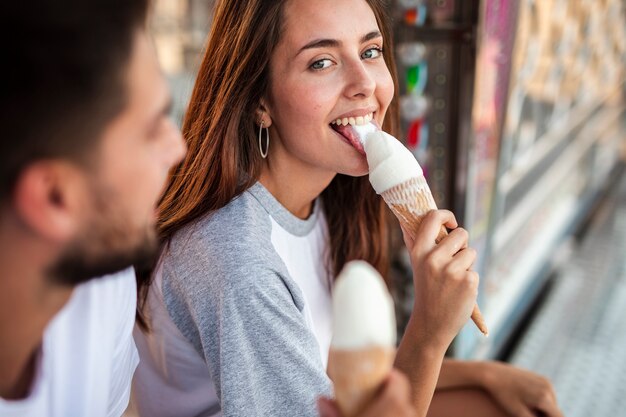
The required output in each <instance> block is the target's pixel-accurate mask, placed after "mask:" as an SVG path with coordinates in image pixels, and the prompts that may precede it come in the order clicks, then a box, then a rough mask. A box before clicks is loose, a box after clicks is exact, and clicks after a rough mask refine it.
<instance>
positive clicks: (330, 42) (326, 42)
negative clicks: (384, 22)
mask: <svg viewBox="0 0 626 417" xmlns="http://www.w3.org/2000/svg"><path fill="white" fill-rule="evenodd" d="M381 36H382V35H381V33H380V32H379V31H377V30H375V31H372V32H370V33H368V34H367V35H365V36H363V37H362V38H361V43H365V42H367V41H371V40H372V39H376V38H379V37H381ZM340 45H341V42H340V41H338V40H336V39H315V40H313V41H311V42H309V43H307V44H306V45H304V46H303V47H302V48H300V50H299V51H298V53H297V54H296V56H298V55H299V54H300V53H301V52H302V51H305V50H307V49H315V48H336V47H338V46H340Z"/></svg>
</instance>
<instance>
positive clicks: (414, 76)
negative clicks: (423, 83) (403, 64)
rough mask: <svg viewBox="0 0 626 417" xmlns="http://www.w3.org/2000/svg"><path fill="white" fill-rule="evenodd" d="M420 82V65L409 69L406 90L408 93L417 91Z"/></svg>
mask: <svg viewBox="0 0 626 417" xmlns="http://www.w3.org/2000/svg"><path fill="white" fill-rule="evenodd" d="M419 81H420V67H419V65H417V66H414V67H409V68H407V70H406V89H407V92H408V93H411V92H413V91H415V87H417V85H418V84H419Z"/></svg>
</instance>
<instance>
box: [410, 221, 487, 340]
mask: <svg viewBox="0 0 626 417" xmlns="http://www.w3.org/2000/svg"><path fill="white" fill-rule="evenodd" d="M443 226H445V227H448V228H449V229H454V230H453V231H452V232H450V234H449V235H448V236H446V237H445V238H444V239H442V240H441V242H439V243H438V244H435V239H436V238H437V235H438V233H439V231H440V230H441V227H443ZM457 226H458V224H457V222H456V219H455V218H454V215H453V214H452V213H451V212H450V211H447V210H433V211H431V212H430V213H428V214H427V215H426V216H425V217H424V220H423V221H422V223H421V224H420V226H419V229H418V230H417V233H416V236H417V237H416V239H415V240H412V239H411V238H410V237H409V236H408V234H407V233H404V239H405V243H406V244H407V248H408V249H409V254H410V257H411V265H412V267H413V284H414V287H415V304H414V307H413V314H412V315H411V320H410V322H409V326H410V327H413V328H414V329H416V330H415V332H414V333H415V334H419V339H420V340H416V342H419V343H428V344H431V343H435V345H436V346H437V347H438V348H443V349H444V350H445V349H446V348H447V347H448V345H449V344H450V343H451V342H452V339H453V338H454V337H455V336H456V334H457V333H458V332H459V331H460V330H461V328H462V327H463V325H464V324H465V323H466V322H467V321H468V319H469V318H470V315H471V313H472V309H473V307H474V304H475V302H476V296H477V294H478V274H477V273H476V272H473V271H471V270H470V268H471V267H472V264H473V263H474V261H475V259H476V252H475V251H474V250H473V249H471V248H468V247H467V245H468V234H467V232H466V231H465V230H464V229H462V228H457Z"/></svg>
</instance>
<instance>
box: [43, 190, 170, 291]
mask: <svg viewBox="0 0 626 417" xmlns="http://www.w3.org/2000/svg"><path fill="white" fill-rule="evenodd" d="M94 189H95V187H94ZM94 194H95V196H94V206H95V207H94V209H93V216H92V218H91V222H89V225H88V227H86V228H85V229H84V230H85V233H84V235H83V236H81V237H79V238H77V239H75V240H74V242H73V243H72V244H70V245H69V246H68V247H67V249H66V250H64V251H63V253H62V254H61V257H60V258H59V259H58V260H57V262H55V264H54V265H53V266H52V267H51V268H50V269H49V270H48V271H49V276H50V279H51V280H52V282H54V283H56V284H61V285H67V286H76V285H78V284H81V283H83V282H86V281H89V280H91V279H92V278H96V277H101V276H103V275H108V274H112V273H114V272H118V271H121V270H123V269H126V268H128V267H129V266H131V265H135V266H137V267H140V268H145V267H151V266H153V264H154V263H155V260H156V256H157V253H158V245H157V239H156V233H155V230H154V227H153V226H152V225H148V224H145V225H144V226H143V228H140V227H137V226H136V225H131V224H129V222H128V221H127V220H126V217H125V216H124V214H123V213H114V210H113V206H114V205H115V203H114V201H115V199H113V198H110V197H112V195H111V193H110V192H109V193H105V192H103V190H100V191H99V192H95V193H94ZM120 203H123V202H120ZM120 207H124V205H123V204H118V205H116V208H117V209H118V211H120Z"/></svg>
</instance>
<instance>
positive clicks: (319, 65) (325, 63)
mask: <svg viewBox="0 0 626 417" xmlns="http://www.w3.org/2000/svg"><path fill="white" fill-rule="evenodd" d="M332 64H333V62H332V61H331V60H330V59H320V60H319V61H315V62H314V63H312V64H311V66H310V68H311V69H314V70H323V69H324V68H328V67H330V66H331V65H332Z"/></svg>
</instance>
